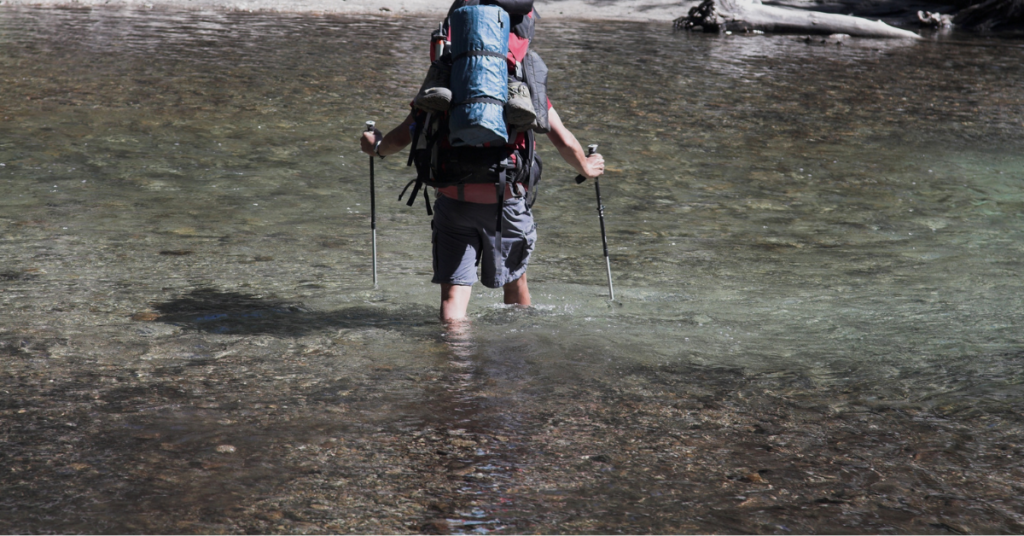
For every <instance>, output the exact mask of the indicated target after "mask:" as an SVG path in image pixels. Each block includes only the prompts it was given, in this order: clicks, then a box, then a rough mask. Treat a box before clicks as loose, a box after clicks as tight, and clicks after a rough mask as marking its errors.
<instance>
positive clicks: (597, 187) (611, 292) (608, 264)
mask: <svg viewBox="0 0 1024 536" xmlns="http://www.w3.org/2000/svg"><path fill="white" fill-rule="evenodd" d="M596 152H597V144H594V145H588V146H587V156H590V155H592V154H594V153H596ZM585 180H587V178H586V177H584V176H583V175H576V184H583V181H585ZM594 191H595V192H597V216H598V218H600V220H601V245H602V246H603V247H604V267H605V269H606V270H607V271H608V296H609V297H610V298H611V299H612V301H615V289H614V288H612V261H611V259H610V258H609V257H608V235H607V234H606V233H605V231H604V204H603V203H601V184H600V183H599V182H598V181H597V177H594Z"/></svg>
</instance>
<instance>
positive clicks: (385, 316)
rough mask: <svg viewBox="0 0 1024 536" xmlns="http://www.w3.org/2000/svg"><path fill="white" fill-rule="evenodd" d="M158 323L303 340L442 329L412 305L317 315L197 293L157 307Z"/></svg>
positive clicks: (297, 306) (238, 296)
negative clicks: (341, 332)
mask: <svg viewBox="0 0 1024 536" xmlns="http://www.w3.org/2000/svg"><path fill="white" fill-rule="evenodd" d="M152 307H153V309H154V310H155V311H156V312H157V313H158V314H159V316H158V317H157V318H156V319H155V321H157V322H163V323H166V324H173V325H175V326H179V327H182V328H185V329H193V330H196V331H199V332H204V333H217V334H231V335H276V336H293V337H300V336H304V335H309V334H312V333H317V332H321V331H325V330H333V329H353V328H369V327H376V328H395V329H409V328H416V327H423V326H431V325H437V324H438V320H437V319H436V316H437V311H435V310H434V309H432V308H429V307H426V306H417V305H409V306H406V307H403V308H402V309H400V310H399V309H395V308H386V307H370V306H365V305H363V306H356V307H350V308H346V309H340V310H337V311H312V310H309V309H308V308H306V307H305V306H303V305H302V304H301V303H296V302H289V301H285V300H280V299H276V298H270V297H264V296H260V295H258V294H245V293H240V292H225V291H220V290H216V289H210V288H201V289H196V290H193V291H192V292H189V293H188V294H186V295H184V296H182V297H180V298H176V299H173V300H170V301H166V302H161V303H154V304H152Z"/></svg>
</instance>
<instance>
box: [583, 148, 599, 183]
mask: <svg viewBox="0 0 1024 536" xmlns="http://www.w3.org/2000/svg"><path fill="white" fill-rule="evenodd" d="M583 175H584V176H586V177H587V178H588V179H596V178H598V177H600V176H601V175H604V157H603V156H601V153H594V154H592V155H590V156H588V157H587V159H586V160H584V161H583Z"/></svg>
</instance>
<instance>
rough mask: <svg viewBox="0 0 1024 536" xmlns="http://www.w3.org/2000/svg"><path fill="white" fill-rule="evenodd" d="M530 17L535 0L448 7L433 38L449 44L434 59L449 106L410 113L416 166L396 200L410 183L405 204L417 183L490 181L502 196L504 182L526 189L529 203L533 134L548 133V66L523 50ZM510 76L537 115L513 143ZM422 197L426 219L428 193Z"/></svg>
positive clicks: (463, 0) (534, 164)
mask: <svg viewBox="0 0 1024 536" xmlns="http://www.w3.org/2000/svg"><path fill="white" fill-rule="evenodd" d="M481 4H486V5H481ZM534 14H535V12H533V0H484V2H481V1H480V0H456V1H455V3H454V4H453V5H452V7H451V9H450V10H449V13H448V17H447V18H446V19H445V21H444V22H443V23H442V25H441V28H440V29H439V30H438V31H437V32H435V36H434V37H435V39H436V38H437V34H438V33H440V34H442V36H443V37H447V36H451V39H452V43H451V46H450V51H447V50H446V52H445V53H444V54H443V55H442V56H441V57H440V58H439V59H438V61H441V62H446V65H450V66H451V80H452V82H451V84H450V87H451V91H452V106H451V108H450V109H449V110H448V111H447V112H443V113H429V112H426V111H423V110H416V111H415V115H414V119H415V122H414V126H413V129H412V134H413V141H412V149H411V150H410V152H409V161H408V165H410V166H412V165H415V166H416V178H415V179H413V180H412V181H410V182H409V184H407V185H406V186H405V188H404V189H403V190H402V193H401V195H399V200H401V199H402V198H403V197H404V195H405V192H406V191H407V190H408V189H409V187H410V186H413V185H415V186H414V188H413V190H412V193H411V195H410V196H409V200H408V202H407V204H408V205H409V206H412V204H413V203H414V202H415V199H416V196H417V194H418V193H419V190H420V188H421V187H423V186H430V187H434V188H444V187H448V186H458V185H465V184H494V185H495V188H496V189H497V192H498V198H499V199H502V198H503V194H504V192H505V189H506V184H512V185H515V184H526V185H528V188H527V189H528V191H529V196H530V197H529V199H528V200H527V201H528V203H529V204H530V205H531V206H532V204H533V202H534V201H535V200H536V184H537V181H538V180H539V179H540V167H541V164H540V161H539V158H538V157H537V155H536V154H535V151H534V141H535V140H534V135H533V134H534V132H541V133H545V132H547V131H548V128H549V125H548V122H547V89H546V86H547V67H546V66H545V65H544V62H543V60H541V59H540V56H539V55H537V53H536V52H534V51H532V50H529V44H530V41H531V40H532V38H533V33H534ZM447 48H448V47H446V49H447ZM509 78H513V79H515V80H520V81H524V82H525V83H526V84H527V86H528V87H529V89H530V94H531V100H532V102H533V107H534V109H535V111H536V113H537V119H536V120H535V121H534V123H533V124H532V125H530V126H529V127H528V128H527V130H526V131H525V133H524V134H525V135H524V136H523V138H524V139H523V140H520V143H519V144H518V145H516V143H515V142H516V141H517V138H518V134H519V132H517V131H515V130H513V129H511V128H509V125H507V124H506V122H505V120H504V115H503V106H504V104H505V100H506V99H507V95H508V86H507V84H508V80H509ZM510 139H511V143H510ZM423 198H424V201H425V203H426V206H427V213H428V214H432V210H431V208H430V199H429V197H428V195H427V190H426V189H424V190H423ZM499 205H500V203H499Z"/></svg>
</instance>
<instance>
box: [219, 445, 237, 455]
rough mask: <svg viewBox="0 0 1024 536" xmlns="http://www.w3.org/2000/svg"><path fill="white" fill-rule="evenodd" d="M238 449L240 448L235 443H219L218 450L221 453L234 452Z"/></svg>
mask: <svg viewBox="0 0 1024 536" xmlns="http://www.w3.org/2000/svg"><path fill="white" fill-rule="evenodd" d="M236 450H238V449H236V448H235V447H234V445H217V452H219V453H221V454H232V453H234V452H235V451H236Z"/></svg>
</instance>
